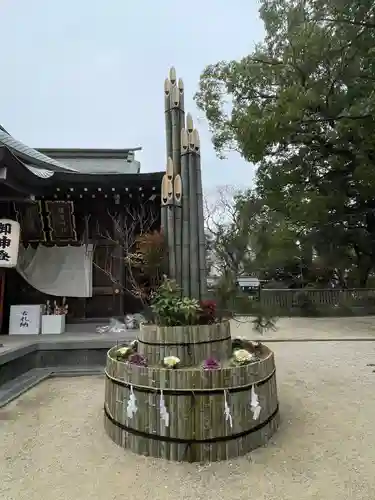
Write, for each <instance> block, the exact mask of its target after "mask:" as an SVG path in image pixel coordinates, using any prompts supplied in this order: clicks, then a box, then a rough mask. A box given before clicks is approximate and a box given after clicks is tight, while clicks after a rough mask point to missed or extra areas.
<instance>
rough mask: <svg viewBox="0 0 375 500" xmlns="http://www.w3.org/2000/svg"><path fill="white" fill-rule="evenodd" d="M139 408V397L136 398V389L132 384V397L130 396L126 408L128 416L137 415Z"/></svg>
mask: <svg viewBox="0 0 375 500" xmlns="http://www.w3.org/2000/svg"><path fill="white" fill-rule="evenodd" d="M137 410H138V408H137V399H136V397H135V394H134V391H133V386H132V385H131V386H130V397H129V401H128V405H127V408H126V414H127V416H128V418H132V417H133V415H135V414H136V413H137Z"/></svg>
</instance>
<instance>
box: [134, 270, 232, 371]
mask: <svg viewBox="0 0 375 500" xmlns="http://www.w3.org/2000/svg"><path fill="white" fill-rule="evenodd" d="M150 309H151V311H152V313H153V318H152V323H143V324H141V325H140V333H139V336H138V340H139V349H140V351H141V352H142V353H143V354H145V356H146V357H147V358H148V359H149V360H150V362H151V363H153V362H160V361H161V360H160V353H161V356H162V359H163V358H170V357H171V359H174V358H178V359H179V362H181V365H182V366H189V365H200V364H201V363H202V362H203V361H204V360H205V359H207V358H209V357H210V356H211V353H212V355H213V356H214V357H215V358H217V359H218V360H219V361H220V360H222V359H228V358H229V357H230V355H231V352H232V349H231V339H230V325H229V321H227V320H223V319H222V318H221V317H220V316H219V315H218V314H217V311H216V303H215V302H214V301H208V300H204V301H203V300H202V301H199V300H197V299H194V298H190V297H185V296H183V294H182V292H181V288H180V287H179V286H178V285H177V283H176V281H174V280H170V279H168V278H167V277H164V280H163V282H162V284H161V285H160V286H159V288H158V289H157V290H156V291H155V293H154V294H153V296H152V298H151V300H150ZM158 357H159V361H157V358H158Z"/></svg>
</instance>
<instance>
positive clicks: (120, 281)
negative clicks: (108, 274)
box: [112, 213, 125, 316]
mask: <svg viewBox="0 0 375 500" xmlns="http://www.w3.org/2000/svg"><path fill="white" fill-rule="evenodd" d="M113 239H114V240H115V241H116V243H117V244H116V245H115V246H114V247H113V253H112V275H113V281H114V282H115V283H113V301H114V304H113V310H114V311H116V315H117V316H123V315H124V306H125V304H124V295H125V294H124V288H125V262H124V215H123V213H119V214H118V216H117V222H116V221H114V223H113Z"/></svg>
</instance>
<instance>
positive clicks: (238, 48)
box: [0, 0, 263, 192]
mask: <svg viewBox="0 0 375 500" xmlns="http://www.w3.org/2000/svg"><path fill="white" fill-rule="evenodd" d="M0 18H1V21H2V22H1V35H2V40H3V50H2V54H1V79H0V89H1V94H0V95H1V99H0V124H1V125H3V127H5V128H6V129H7V130H8V131H9V132H10V133H11V134H12V135H13V136H14V137H15V138H16V139H18V140H20V141H22V142H24V143H25V144H27V145H28V146H31V147H35V148H38V147H39V148H53V147H56V148H131V147H137V146H141V147H142V148H143V150H142V152H141V153H138V154H137V159H139V160H140V161H141V164H142V167H141V168H142V171H143V172H147V171H161V170H164V168H165V162H166V158H165V155H166V153H165V136H164V109H163V108H164V100H163V85H164V79H165V77H166V76H168V70H169V68H170V66H175V68H176V70H177V76H178V77H182V78H183V80H184V84H185V109H186V110H187V111H190V112H191V113H192V116H193V119H194V121H195V124H196V127H197V128H198V130H199V132H200V136H201V149H202V174H203V185H204V189H205V190H206V192H207V190H208V191H212V190H214V189H215V186H217V185H231V186H236V187H249V186H250V185H251V182H252V178H253V175H254V166H252V165H250V164H248V163H246V162H245V161H244V160H242V159H241V158H240V156H239V155H237V154H234V153H233V154H231V155H230V156H229V157H228V159H226V160H220V159H218V158H217V157H216V154H215V152H214V150H213V147H212V144H211V137H210V133H209V131H208V128H207V122H206V120H205V117H204V114H203V113H202V112H201V111H199V110H198V109H197V107H196V106H195V103H194V101H193V95H194V93H195V92H196V91H197V89H198V82H199V76H200V74H201V72H202V71H203V69H204V67H205V66H206V65H208V64H212V63H216V62H218V61H219V60H223V59H224V60H230V59H239V58H241V57H242V56H245V55H247V54H249V53H250V52H251V50H252V48H253V47H254V44H255V43H257V42H259V41H261V39H262V38H263V25H262V23H261V21H260V19H259V16H258V2H257V0H231V1H229V2H228V0H190V1H189V2H186V3H185V2H174V3H172V2H167V1H165V0H159V1H156V2H155V1H152V0H137V1H129V0H64V1H61V0H60V1H57V0H53V1H52V0H32V1H31V0H1V2H0Z"/></svg>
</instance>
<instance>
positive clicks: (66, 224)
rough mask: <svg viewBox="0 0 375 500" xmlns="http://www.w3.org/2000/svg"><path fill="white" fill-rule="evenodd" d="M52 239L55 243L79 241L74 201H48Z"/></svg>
mask: <svg viewBox="0 0 375 500" xmlns="http://www.w3.org/2000/svg"><path fill="white" fill-rule="evenodd" d="M45 207H46V214H47V220H48V226H49V233H50V239H51V241H52V242H53V243H69V242H71V241H77V231H76V224H75V215H74V205H73V202H72V201H61V200H59V201H46V202H45Z"/></svg>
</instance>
